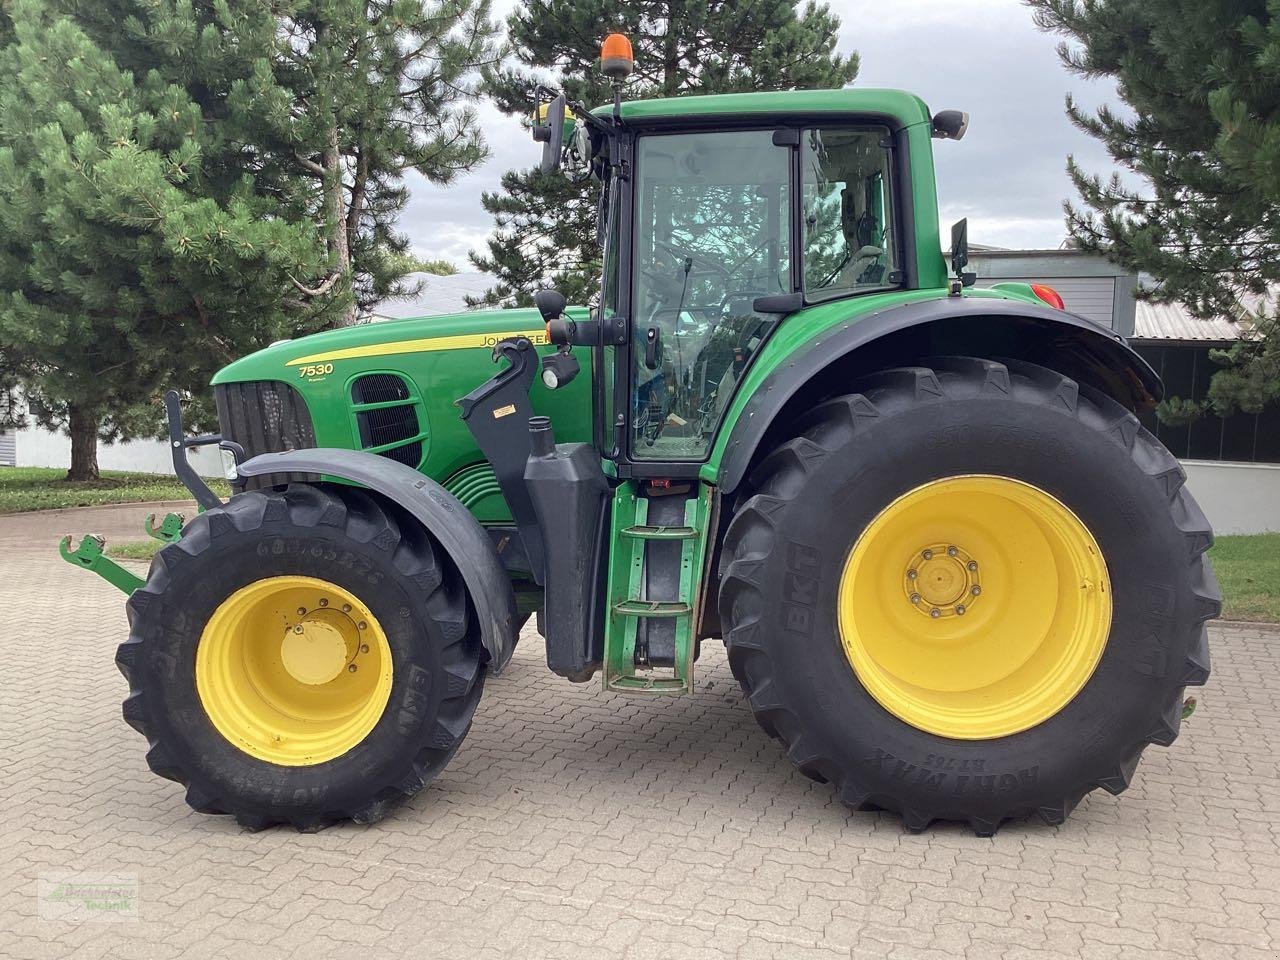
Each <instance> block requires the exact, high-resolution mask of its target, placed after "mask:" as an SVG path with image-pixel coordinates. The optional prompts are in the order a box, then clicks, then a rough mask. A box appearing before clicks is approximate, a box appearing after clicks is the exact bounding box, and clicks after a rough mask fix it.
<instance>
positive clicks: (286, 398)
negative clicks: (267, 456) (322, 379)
mask: <svg viewBox="0 0 1280 960" xmlns="http://www.w3.org/2000/svg"><path fill="white" fill-rule="evenodd" d="M213 392H214V399H215V400H216V401H217V404H218V429H219V431H220V432H221V433H222V436H223V438H224V439H226V440H234V441H235V442H236V443H238V444H240V446H242V447H244V452H245V456H246V457H256V456H257V455H258V454H260V453H279V452H281V451H284V450H306V449H308V448H311V447H314V446H315V445H316V432H315V427H314V426H313V425H312V423H311V414H310V413H309V412H308V411H307V405H306V403H305V402H304V401H303V399H302V397H301V396H299V395H298V391H296V390H294V389H293V387H291V386H289V385H288V384H287V383H278V382H276V381H274V380H257V381H249V382H245V383H222V384H218V385H217V386H216V387H214V388H213ZM294 478H295V479H298V477H297V475H294ZM301 479H307V480H318V479H320V478H319V477H318V476H312V475H307V476H305V477H302V478H301ZM285 482H287V479H286V475H284V474H275V473H273V474H266V475H264V476H261V477H251V478H250V479H249V480H247V481H246V483H245V487H246V489H250V490H252V489H256V488H258V487H270V486H275V485H276V484H280V483H285Z"/></svg>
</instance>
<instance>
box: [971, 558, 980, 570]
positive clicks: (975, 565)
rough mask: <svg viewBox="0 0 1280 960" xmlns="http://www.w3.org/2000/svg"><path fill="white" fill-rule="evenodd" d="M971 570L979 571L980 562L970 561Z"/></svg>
mask: <svg viewBox="0 0 1280 960" xmlns="http://www.w3.org/2000/svg"><path fill="white" fill-rule="evenodd" d="M969 569H970V570H977V569H978V561H977V560H970V561H969Z"/></svg>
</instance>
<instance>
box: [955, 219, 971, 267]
mask: <svg viewBox="0 0 1280 960" xmlns="http://www.w3.org/2000/svg"><path fill="white" fill-rule="evenodd" d="M968 263H969V218H968V217H965V219H963V220H957V221H956V223H955V224H954V225H953V226H952V227H951V269H952V271H953V272H954V273H955V275H956V276H960V274H961V273H963V272H964V268H965V267H966V266H967V265H968Z"/></svg>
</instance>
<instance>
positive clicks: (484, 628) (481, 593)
mask: <svg viewBox="0 0 1280 960" xmlns="http://www.w3.org/2000/svg"><path fill="white" fill-rule="evenodd" d="M238 471H239V475H240V477H242V478H248V477H260V476H263V475H265V474H273V473H274V474H312V475H314V474H321V475H323V476H325V477H336V478H338V479H339V480H345V481H348V482H350V483H354V484H357V485H359V486H361V487H365V488H367V489H369V490H371V491H373V492H374V493H376V494H379V495H381V496H383V497H385V498H386V499H388V500H390V501H392V502H393V503H395V504H397V505H398V506H399V507H401V508H402V509H404V510H405V511H406V512H408V513H409V514H410V515H411V516H413V517H414V518H415V519H416V520H417V521H418V522H419V523H421V524H422V526H423V528H424V529H426V531H427V532H428V533H430V534H431V536H432V537H434V538H435V540H436V542H437V543H439V544H440V546H441V547H442V548H443V549H444V551H445V553H447V554H448V555H449V559H450V560H452V561H453V563H454V564H455V565H456V566H457V568H458V571H459V572H460V573H461V574H462V580H463V582H464V583H465V584H466V586H467V592H468V593H469V594H470V596H471V603H472V605H473V606H474V608H475V611H476V619H477V621H478V622H479V626H480V642H481V644H482V645H483V646H484V649H485V651H486V652H487V653H488V654H489V669H490V670H491V671H492V672H493V673H495V674H498V673H501V672H502V668H503V667H505V666H506V665H507V661H509V660H510V659H511V654H512V653H513V652H514V651H515V644H516V632H517V623H518V621H517V619H516V601H515V593H514V591H513V590H512V589H511V581H510V579H509V578H508V576H507V572H506V569H505V568H504V567H503V564H502V561H501V560H500V559H499V557H498V552H497V550H496V549H494V546H493V541H492V540H491V539H490V538H489V536H488V534H486V533H485V530H484V527H482V526H481V525H480V521H478V520H477V519H476V518H475V517H474V516H473V515H472V514H471V512H470V511H469V510H467V508H466V507H464V506H463V505H462V503H461V502H460V501H459V500H458V499H457V498H456V497H455V496H454V495H453V494H451V493H450V492H449V491H448V490H446V489H445V488H444V487H442V486H440V484H438V483H436V482H435V481H434V480H432V479H431V478H429V477H425V476H423V475H422V474H421V473H419V472H418V471H417V470H414V469H413V468H412V467H407V466H405V465H404V464H402V463H397V462H396V461H394V460H388V459H387V458H386V457H380V456H377V455H376V454H372V453H362V452H360V451H358V450H341V449H331V448H323V447H322V448H312V449H305V450H286V451H284V452H282V453H264V454H262V455H260V456H257V457H254V458H253V459H252V460H246V461H245V462H244V463H242V464H240V466H239V468H238Z"/></svg>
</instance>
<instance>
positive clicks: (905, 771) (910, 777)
mask: <svg viewBox="0 0 1280 960" xmlns="http://www.w3.org/2000/svg"><path fill="white" fill-rule="evenodd" d="M935 761H941V762H942V763H945V764H951V763H956V762H957V761H955V760H954V759H950V758H946V757H939V756H937V755H936V754H932V753H931V754H929V760H928V761H926V764H925V765H921V764H917V763H912V762H911V761H909V760H903V759H901V758H900V757H896V756H894V755H893V754H892V753H889V752H888V751H887V750H881V749H880V748H878V747H877V748H876V752H875V756H872V757H865V758H863V762H864V763H865V764H867V766H869V767H872V768H873V769H874V770H875V771H876V773H879V774H881V775H887V776H888V777H890V778H891V779H893V780H900V781H902V782H903V783H911V784H915V785H916V786H920V787H925V788H927V789H929V790H934V791H936V792H937V793H950V794H952V795H953V796H960V795H962V794H968V795H975V796H982V795H988V796H989V795H994V794H998V793H1012V792H1013V791H1015V790H1018V789H1023V788H1026V787H1029V786H1033V785H1034V784H1035V782H1036V780H1037V779H1038V778H1039V776H1040V767H1039V765H1036V766H1034V767H1027V768H1026V769H1023V770H1018V771H1015V772H1012V773H998V774H997V773H990V774H979V773H956V774H953V773H951V772H949V770H950V769H951V768H950V767H949V768H948V769H945V770H940V769H930V768H929V765H928V764H931V763H933V762H935ZM958 762H960V763H963V764H972V766H971V767H969V769H972V770H975V771H976V770H981V769H982V768H983V767H985V766H986V761H985V760H973V761H967V760H966V761H958Z"/></svg>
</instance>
